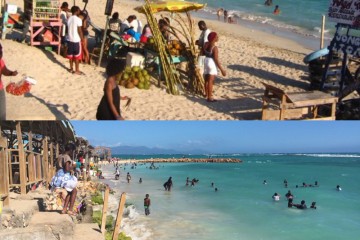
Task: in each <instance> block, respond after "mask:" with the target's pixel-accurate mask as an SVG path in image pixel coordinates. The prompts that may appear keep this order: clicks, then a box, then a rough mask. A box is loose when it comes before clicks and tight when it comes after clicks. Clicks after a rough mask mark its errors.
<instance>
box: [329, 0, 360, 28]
mask: <svg viewBox="0 0 360 240" xmlns="http://www.w3.org/2000/svg"><path fill="white" fill-rule="evenodd" d="M328 17H329V19H330V20H331V21H333V22H337V23H343V24H348V25H351V26H354V27H360V0H330V5H329V9H328Z"/></svg>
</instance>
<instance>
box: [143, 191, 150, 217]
mask: <svg viewBox="0 0 360 240" xmlns="http://www.w3.org/2000/svg"><path fill="white" fill-rule="evenodd" d="M144 208H145V215H146V216H147V215H149V214H150V198H149V194H146V195H145V198H144Z"/></svg>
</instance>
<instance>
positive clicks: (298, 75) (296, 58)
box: [1, 0, 311, 120]
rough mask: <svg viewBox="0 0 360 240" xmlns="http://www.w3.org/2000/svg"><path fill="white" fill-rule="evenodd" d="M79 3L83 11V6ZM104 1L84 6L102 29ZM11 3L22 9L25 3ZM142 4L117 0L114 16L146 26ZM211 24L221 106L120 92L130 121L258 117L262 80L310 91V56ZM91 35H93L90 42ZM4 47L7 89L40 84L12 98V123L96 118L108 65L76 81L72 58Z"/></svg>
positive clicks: (275, 40)
mask: <svg viewBox="0 0 360 240" xmlns="http://www.w3.org/2000/svg"><path fill="white" fill-rule="evenodd" d="M76 2H77V3H79V4H80V7H81V8H82V6H83V3H82V1H79V0H78V1H76ZM105 2H106V1H105V0H96V1H89V4H88V8H87V9H88V11H89V13H90V16H91V19H92V21H93V22H94V23H95V24H96V25H98V26H100V27H103V26H104V25H105V16H104V10H105ZM12 3H14V4H18V6H21V8H22V3H23V1H21V0H13V1H12ZM69 3H70V4H71V3H72V1H69ZM140 4H142V1H115V6H114V11H118V12H119V13H120V17H121V19H125V18H126V17H127V16H128V15H130V14H136V15H137V16H138V17H139V18H140V19H141V20H142V22H143V23H144V22H145V16H144V15H142V14H139V13H137V12H135V11H134V10H133V8H134V7H135V6H136V5H140ZM215 17H216V16H214V18H215ZM207 23H208V26H209V28H210V29H212V30H214V31H217V32H218V33H219V34H220V41H219V43H218V46H219V51H220V60H221V62H222V64H223V66H224V67H225V68H226V71H227V76H226V77H225V78H223V77H219V78H218V79H217V80H216V82H215V87H214V97H215V98H216V99H218V100H219V101H218V102H216V103H207V102H206V101H205V99H203V98H200V97H194V96H190V95H183V96H172V95H169V94H167V93H166V92H165V91H164V89H159V88H157V87H156V86H154V85H153V86H151V89H150V90H148V91H144V90H139V89H124V88H122V87H121V95H127V96H129V97H131V98H132V103H131V106H130V108H129V109H128V110H124V111H123V115H124V117H125V118H126V119H127V120H226V119H260V118H261V105H262V100H261V97H262V95H263V90H264V88H263V85H262V84H261V82H266V83H268V84H272V85H275V86H278V87H281V88H283V89H285V90H286V91H292V92H296V91H305V90H306V89H307V87H308V85H309V83H308V82H307V81H306V80H302V79H303V78H304V76H305V77H306V76H307V74H308V73H307V66H306V65H305V64H304V63H303V62H302V59H303V57H304V55H305V54H307V53H310V52H311V50H308V49H305V48H303V47H302V46H300V45H299V44H297V43H294V42H292V41H290V40H287V39H282V38H280V37H278V36H275V35H271V34H268V33H264V32H259V31H255V30H251V29H247V28H244V27H241V26H238V25H236V26H235V25H231V24H225V23H222V22H219V21H216V20H214V21H207ZM198 34H199V32H198ZM9 36H10V35H8V37H9ZM93 36H94V32H93V31H91V30H90V37H93ZM244 36H246V37H244ZM1 43H2V45H3V48H4V55H3V59H4V60H5V63H6V65H7V66H8V68H9V69H10V70H18V72H19V75H18V76H17V77H12V78H10V77H3V82H4V83H5V85H6V84H8V83H9V81H18V80H20V79H21V76H22V75H26V76H31V77H33V78H34V79H36V80H37V81H38V83H37V85H35V86H34V87H33V88H32V90H31V93H30V94H27V95H26V96H20V97H19V96H12V95H9V94H7V118H8V119H9V120H35V119H39V120H48V119H49V120H50V119H73V120H85V119H86V120H91V119H95V114H96V109H97V106H98V103H99V102H100V99H101V97H102V94H103V90H102V89H103V84H104V81H105V77H104V67H95V66H94V65H92V66H89V65H81V66H80V70H81V71H83V72H84V73H85V74H86V76H75V75H73V74H70V73H69V72H68V71H67V69H68V68H69V63H68V60H66V59H64V58H63V57H61V56H58V55H56V54H55V53H50V52H46V51H42V50H41V49H38V48H35V47H30V46H28V45H26V44H20V43H17V42H15V41H12V40H2V41H1ZM124 104H125V102H122V104H121V106H122V107H123V106H124Z"/></svg>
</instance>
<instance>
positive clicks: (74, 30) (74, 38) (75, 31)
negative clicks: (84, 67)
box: [67, 6, 84, 75]
mask: <svg viewBox="0 0 360 240" xmlns="http://www.w3.org/2000/svg"><path fill="white" fill-rule="evenodd" d="M71 13H72V16H71V17H70V18H69V19H68V21H67V26H68V40H69V43H68V52H67V58H68V59H69V60H70V72H71V73H74V74H79V75H84V73H82V72H80V70H79V61H80V60H81V58H82V51H81V41H82V39H83V38H84V37H83V33H82V30H81V27H82V21H81V19H80V18H79V17H78V16H79V14H80V8H79V7H78V6H73V7H72V8H71ZM74 62H75V71H74V69H73V65H74Z"/></svg>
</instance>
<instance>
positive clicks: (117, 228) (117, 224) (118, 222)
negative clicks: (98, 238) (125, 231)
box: [112, 192, 126, 240]
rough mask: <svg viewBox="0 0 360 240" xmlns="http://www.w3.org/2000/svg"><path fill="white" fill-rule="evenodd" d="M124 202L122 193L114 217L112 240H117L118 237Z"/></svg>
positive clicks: (124, 195)
mask: <svg viewBox="0 0 360 240" xmlns="http://www.w3.org/2000/svg"><path fill="white" fill-rule="evenodd" d="M125 201H126V193H124V192H123V193H122V194H121V197H120V202H119V209H118V213H117V215H116V222H115V227H114V233H113V236H112V239H113V240H117V239H118V236H119V230H120V223H121V219H122V215H123V212H124V207H125Z"/></svg>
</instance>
